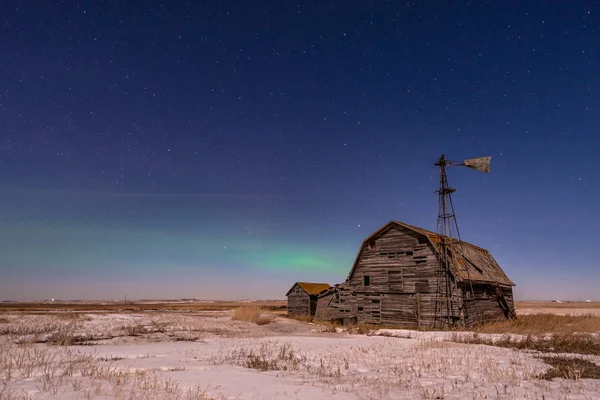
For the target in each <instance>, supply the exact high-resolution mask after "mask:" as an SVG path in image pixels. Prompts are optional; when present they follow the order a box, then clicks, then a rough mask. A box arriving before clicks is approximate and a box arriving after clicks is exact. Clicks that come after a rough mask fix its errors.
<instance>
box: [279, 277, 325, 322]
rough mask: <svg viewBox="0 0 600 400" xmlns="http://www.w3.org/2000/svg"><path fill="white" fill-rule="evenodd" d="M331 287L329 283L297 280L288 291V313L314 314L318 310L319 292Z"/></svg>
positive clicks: (291, 315)
mask: <svg viewBox="0 0 600 400" xmlns="http://www.w3.org/2000/svg"><path fill="white" fill-rule="evenodd" d="M329 288H330V286H329V284H328V283H310V282H296V283H294V286H292V287H291V289H290V290H288V292H287V293H286V296H287V298H288V315H289V316H290V317H297V316H314V315H315V312H316V310H317V300H318V296H319V293H321V292H323V291H325V290H328V289H329Z"/></svg>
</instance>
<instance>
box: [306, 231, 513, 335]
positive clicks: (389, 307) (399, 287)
mask: <svg viewBox="0 0 600 400" xmlns="http://www.w3.org/2000/svg"><path fill="white" fill-rule="evenodd" d="M364 246H365V247H364V248H363V249H362V251H361V252H360V254H359V259H358V260H357V265H356V269H355V270H354V273H353V275H352V276H350V277H349V280H348V281H346V282H344V283H343V284H341V285H338V286H337V287H336V288H335V290H334V291H333V292H332V293H331V294H328V295H327V296H324V297H322V298H320V299H319V302H318V306H317V313H316V318H318V319H329V320H331V319H337V320H343V319H349V318H356V321H357V322H358V323H369V324H383V325H396V326H404V327H434V326H436V327H440V326H443V325H445V324H446V323H447V320H448V308H447V302H446V301H445V300H444V299H445V298H447V297H448V296H447V295H446V285H445V278H444V277H443V275H440V274H439V264H438V258H437V256H436V254H435V251H434V249H433V248H432V247H431V244H430V243H429V241H428V240H427V239H426V238H425V236H423V235H420V234H418V233H416V232H414V231H412V230H409V229H406V228H403V227H399V226H396V227H392V228H391V229H389V230H388V231H387V232H384V233H383V234H381V235H379V236H378V237H377V238H376V240H375V241H374V243H366V244H365V245H364ZM365 275H366V276H369V280H370V285H368V286H365V285H364V284H363V283H364V282H363V277H364V276H365ZM450 286H451V288H450V289H451V293H450V298H451V299H452V302H451V310H450V315H451V316H452V317H453V318H454V322H457V323H460V322H464V323H473V322H475V321H477V320H478V319H480V318H481V317H483V319H484V320H490V319H496V318H499V317H504V311H503V309H502V307H500V305H499V303H498V299H497V297H496V296H495V292H494V291H495V287H494V286H492V285H480V286H477V289H476V290H475V292H476V293H475V298H474V299H473V298H471V299H465V285H464V284H462V283H457V282H456V281H455V280H454V278H452V281H451V283H450ZM503 291H504V294H505V298H506V301H507V303H508V304H509V307H510V308H512V309H513V310H514V303H513V297H512V288H510V287H505V288H503ZM471 297H472V296H471ZM436 305H437V307H436ZM436 314H437V321H436Z"/></svg>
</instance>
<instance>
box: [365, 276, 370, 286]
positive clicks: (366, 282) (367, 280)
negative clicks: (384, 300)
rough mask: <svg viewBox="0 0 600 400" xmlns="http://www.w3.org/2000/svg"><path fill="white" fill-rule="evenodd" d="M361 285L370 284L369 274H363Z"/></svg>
mask: <svg viewBox="0 0 600 400" xmlns="http://www.w3.org/2000/svg"><path fill="white" fill-rule="evenodd" d="M363 286H371V277H370V276H369V275H365V276H363Z"/></svg>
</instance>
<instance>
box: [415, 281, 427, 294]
mask: <svg viewBox="0 0 600 400" xmlns="http://www.w3.org/2000/svg"><path fill="white" fill-rule="evenodd" d="M415 292H416V293H428V292H429V281H417V282H415Z"/></svg>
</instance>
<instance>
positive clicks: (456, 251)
mask: <svg viewBox="0 0 600 400" xmlns="http://www.w3.org/2000/svg"><path fill="white" fill-rule="evenodd" d="M491 159H492V157H479V158H470V159H467V160H464V161H462V162H456V161H450V160H448V159H446V156H445V155H443V154H442V155H441V156H440V158H439V159H438V161H437V162H436V163H435V166H436V167H439V168H440V188H439V189H438V190H436V193H438V218H437V235H438V244H439V269H438V271H439V275H438V277H437V278H438V279H437V282H438V287H437V293H436V301H435V319H434V326H435V325H437V324H438V322H441V323H442V325H447V326H451V325H454V324H455V322H456V320H457V318H456V317H457V316H455V315H454V309H455V307H454V306H453V304H452V292H453V290H454V285H453V282H452V279H451V272H450V271H451V270H454V271H456V269H457V265H455V263H456V260H457V257H456V256H457V255H459V257H461V259H462V261H463V262H464V260H465V258H464V256H463V254H464V251H463V245H462V241H461V239H460V231H459V230H458V223H457V222H456V214H455V212H454V204H453V203H452V193H454V192H455V191H456V189H454V188H451V187H450V186H448V178H447V177H446V167H450V166H465V167H468V168H472V169H475V170H477V171H481V172H486V173H490V161H491ZM455 235H456V236H455ZM465 267H466V266H465ZM466 271H467V279H468V281H469V287H470V291H471V295H472V296H473V298H474V297H475V296H474V293H473V285H472V284H471V278H470V276H468V274H469V269H468V268H466ZM444 308H445V309H446V310H445V311H446V318H442V315H441V314H442V311H443V309H444Z"/></svg>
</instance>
